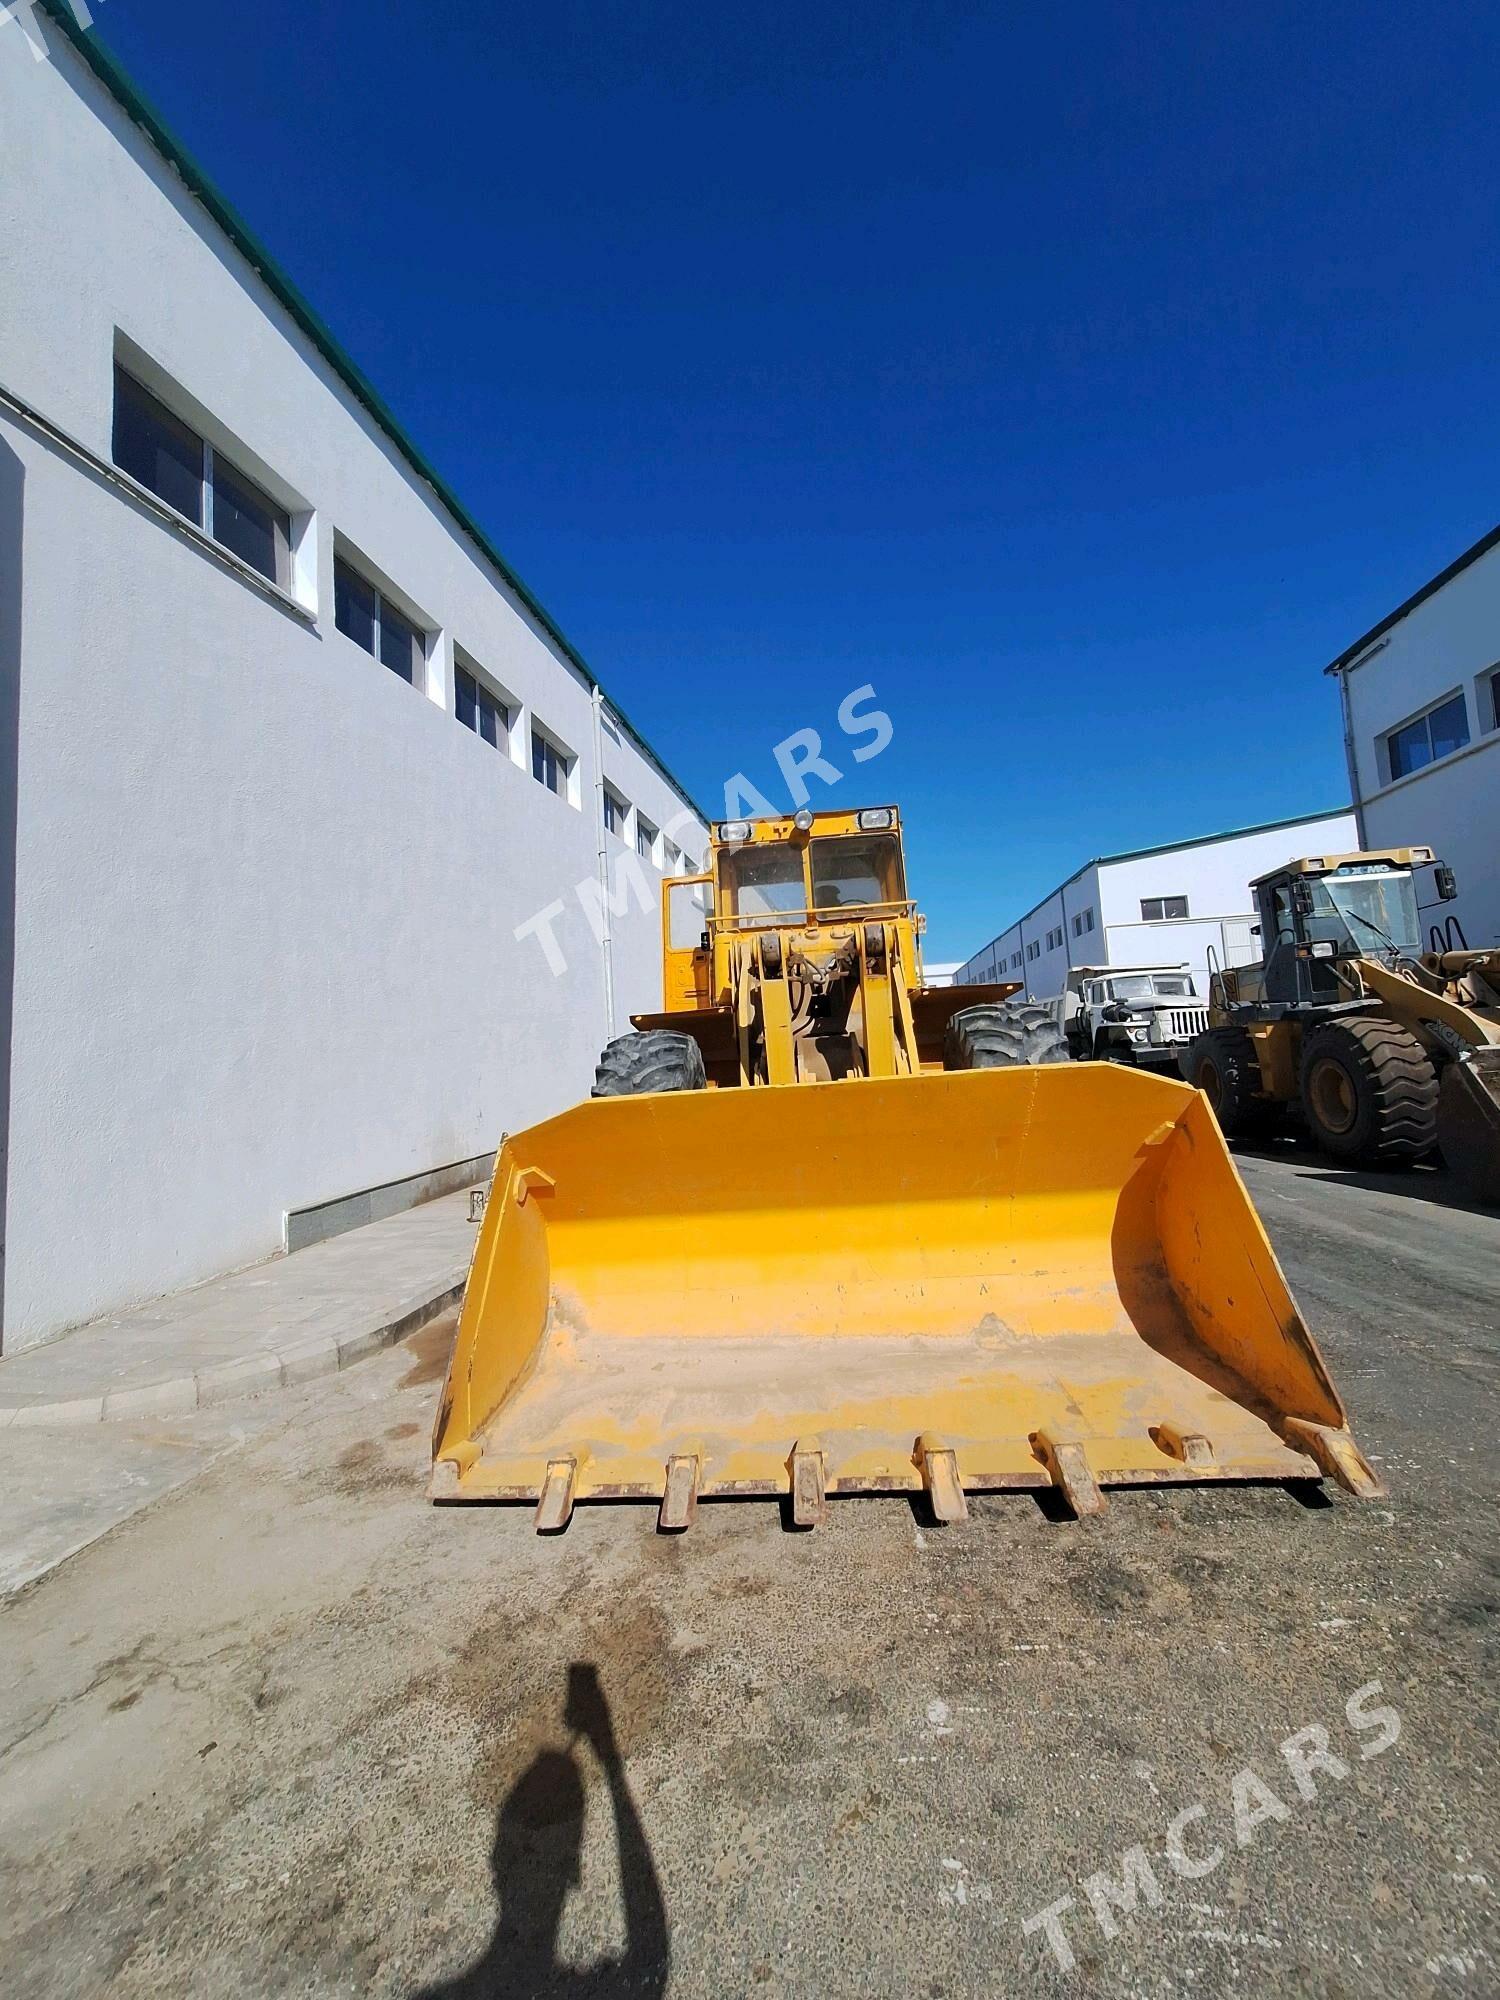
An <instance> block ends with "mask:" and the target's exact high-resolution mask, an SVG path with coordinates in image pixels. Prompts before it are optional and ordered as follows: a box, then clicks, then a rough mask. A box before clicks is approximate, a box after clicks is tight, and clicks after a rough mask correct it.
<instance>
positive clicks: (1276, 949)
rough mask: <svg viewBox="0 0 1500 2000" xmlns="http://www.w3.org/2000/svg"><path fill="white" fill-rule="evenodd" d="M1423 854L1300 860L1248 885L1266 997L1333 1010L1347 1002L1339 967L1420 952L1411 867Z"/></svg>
mask: <svg viewBox="0 0 1500 2000" xmlns="http://www.w3.org/2000/svg"><path fill="white" fill-rule="evenodd" d="M1419 853H1420V854H1421V855H1422V856H1424V857H1427V858H1430V856H1428V854H1427V850H1426V849H1421V850H1415V849H1414V850H1405V849H1403V850H1399V851H1396V850H1393V851H1391V852H1390V853H1388V854H1346V855H1335V856H1329V857H1328V858H1326V859H1324V858H1321V857H1320V858H1318V859H1315V860H1307V861H1299V862H1294V863H1292V864H1291V865H1290V866H1289V867H1286V868H1281V869H1277V870H1276V871H1275V872H1274V873H1272V874H1270V875H1263V876H1261V877H1260V879H1259V880H1258V881H1257V882H1255V883H1254V884H1252V887H1253V889H1254V891H1255V903H1256V909H1257V910H1258V912H1259V914H1260V932H1261V949H1262V951H1263V953H1264V973H1263V978H1264V993H1265V998H1266V1000H1267V1001H1268V1002H1270V1003H1271V1005H1273V1006H1276V1007H1318V1006H1337V1005H1338V1004H1339V1003H1341V1002H1343V1001H1346V1000H1348V999H1349V998H1350V997H1351V994H1350V987H1349V985H1348V983H1347V982H1346V981H1344V980H1342V979H1341V978H1340V977H1339V972H1338V968H1339V967H1340V966H1341V965H1342V964H1344V963H1346V962H1347V961H1348V960H1350V959H1356V958H1379V959H1382V960H1386V961H1395V960H1397V959H1400V958H1409V957H1413V956H1415V955H1416V953H1417V952H1418V951H1420V949H1421V944H1420V930H1419V923H1418V916H1417V897H1416V887H1415V884H1414V883H1413V880H1412V872H1411V870H1412V863H1413V861H1414V859H1415V857H1416V856H1417V855H1418V854H1419Z"/></svg>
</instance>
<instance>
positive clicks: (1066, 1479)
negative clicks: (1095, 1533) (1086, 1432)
mask: <svg viewBox="0 0 1500 2000" xmlns="http://www.w3.org/2000/svg"><path fill="white" fill-rule="evenodd" d="M1031 1447H1032V1450H1033V1451H1035V1453H1036V1455H1037V1457H1038V1458H1040V1459H1041V1461H1042V1463H1043V1464H1044V1465H1045V1466H1046V1468H1047V1470H1048V1471H1049V1472H1050V1473H1051V1475H1052V1484H1053V1485H1054V1486H1055V1487H1056V1488H1057V1490H1058V1491H1059V1492H1060V1493H1061V1494H1062V1496H1063V1498H1064V1500H1066V1501H1067V1503H1068V1505H1069V1506H1070V1507H1071V1508H1072V1509H1073V1512H1074V1513H1075V1514H1076V1515H1077V1516H1078V1518H1079V1519H1080V1520H1082V1519H1083V1517H1084V1516H1085V1515H1086V1514H1102V1513H1103V1512H1104V1509H1105V1508H1106V1507H1107V1506H1108V1504H1109V1503H1108V1501H1107V1500H1106V1499H1105V1497H1104V1495H1103V1494H1102V1493H1101V1492H1100V1491H1099V1482H1098V1481H1097V1480H1096V1479H1095V1477H1094V1475H1093V1472H1092V1470H1091V1469H1090V1467H1089V1459H1088V1453H1087V1452H1086V1451H1085V1450H1084V1448H1083V1446H1082V1445H1081V1444H1080V1443H1079V1441H1078V1439H1077V1438H1067V1437H1054V1436H1053V1435H1052V1434H1051V1433H1050V1432H1049V1431H1036V1432H1034V1433H1033V1435H1032V1439H1031Z"/></svg>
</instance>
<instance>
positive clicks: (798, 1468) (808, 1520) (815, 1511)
mask: <svg viewBox="0 0 1500 2000" xmlns="http://www.w3.org/2000/svg"><path fill="white" fill-rule="evenodd" d="M791 1467H792V1522H793V1525H794V1526H796V1527H798V1528H821V1527H822V1525H823V1523H824V1522H825V1521H826V1520H827V1519H828V1472H827V1463H826V1461H825V1459H824V1457H823V1447H822V1446H821V1445H820V1444H819V1443H818V1440H817V1439H816V1438H798V1440H797V1442H796V1444H795V1445H794V1446H793V1447H792V1460H791Z"/></svg>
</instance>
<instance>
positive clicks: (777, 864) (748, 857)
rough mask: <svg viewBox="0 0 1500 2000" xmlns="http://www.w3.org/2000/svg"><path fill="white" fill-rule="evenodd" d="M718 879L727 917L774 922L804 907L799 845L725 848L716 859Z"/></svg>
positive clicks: (805, 899) (802, 909)
mask: <svg viewBox="0 0 1500 2000" xmlns="http://www.w3.org/2000/svg"><path fill="white" fill-rule="evenodd" d="M719 880H720V883H721V885H722V887H723V891H724V914H725V915H726V916H730V917H743V918H748V919H750V920H751V921H754V920H756V919H759V921H760V922H762V923H774V922H776V921H777V920H778V919H779V918H783V917H787V916H800V915H801V914H802V913H803V911H804V910H805V909H806V908H807V884H806V882H805V881H804V880H803V875H802V849H801V847H800V846H798V847H790V846H787V847H779V846H771V845H769V844H767V845H765V846H757V845H753V844H752V845H750V846H746V847H736V848H729V849H726V850H725V852H724V853H723V855H722V856H721V857H720V860H719Z"/></svg>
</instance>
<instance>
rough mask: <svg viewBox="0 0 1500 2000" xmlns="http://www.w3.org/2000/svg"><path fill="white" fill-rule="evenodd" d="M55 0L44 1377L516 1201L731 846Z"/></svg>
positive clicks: (30, 214)
mask: <svg viewBox="0 0 1500 2000" xmlns="http://www.w3.org/2000/svg"><path fill="white" fill-rule="evenodd" d="M44 5H45V6H46V11H45V12H43V11H38V12H36V13H34V14H33V15H31V16H30V17H29V19H28V21H27V23H26V25H25V33H24V34H23V33H22V32H20V31H19V30H18V29H17V27H16V26H15V24H12V26H11V31H10V32H9V33H7V34H4V35H0V293H3V297H4V299H5V301H6V306H7V310H6V312H5V314H4V317H3V321H0V325H3V334H0V756H3V769H4V776H5V786H4V794H3V805H4V811H3V815H0V826H3V837H4V842H5V847H6V850H7V851H6V853H5V854H4V855H3V856H0V880H3V881H4V882H5V883H6V884H8V885H13V895H11V896H9V897H7V904H6V908H5V911H4V917H3V921H0V954H3V956H4V958H5V959H6V960H8V961H11V962H10V963H7V964H3V965H0V992H3V994H4V996H5V999H4V1006H3V1014H0V1028H3V1038H0V1119H3V1120H4V1127H3V1130H0V1140H3V1142H4V1150H3V1153H0V1158H3V1161H4V1176H3V1180H0V1197H3V1202H0V1206H3V1213H4V1223H5V1233H4V1261H3V1294H0V1297H3V1320H0V1330H3V1344H4V1346H5V1348H6V1349H7V1350H12V1349H16V1348H21V1347H25V1346H27V1345H28V1344H31V1343H34V1342H37V1341H40V1340H44V1339H47V1338H49V1337H50V1336H52V1335H54V1334H56V1333H58V1332H60V1331H62V1330H64V1329H66V1328H68V1327H70V1326H73V1325H76V1324H78V1323H80V1322H83V1321H86V1320H88V1319H91V1318H93V1317H95V1316H97V1315H100V1314H102V1313H105V1312H107V1311H110V1310H112V1309H116V1308H121V1307H124V1306H127V1305H129V1304H132V1303H135V1302H138V1301H141V1300H144V1299H147V1298H151V1297H154V1296H157V1295H159V1294H161V1293H164V1292H167V1291H170V1290H174V1289H176V1288H178V1287H181V1286H185V1285H188V1284H191V1283H193V1282H195V1281H197V1280H199V1279H202V1278H205V1277H208V1276H210V1275H212V1274H214V1273H217V1272H220V1271H223V1270H226V1269H229V1268H231V1267H234V1266H237V1265H243V1264H246V1263H250V1262H253V1261H255V1260H257V1259H260V1258H263V1257H266V1256H269V1255H272V1254H274V1253H275V1252H276V1251H278V1250H279V1249H282V1248H284V1247H287V1246H288V1245H289V1244H290V1245H293V1246H295V1245H296V1244H297V1243H298V1242H300V1241H303V1240H309V1239H310V1238H312V1237H315V1236H316V1235H318V1234H320V1233H326V1231H327V1230H328V1229H331V1228H333V1227H336V1226H339V1225H340V1223H342V1222H346V1221H348V1220H350V1219H353V1218H355V1217H362V1216H364V1215H367V1214H370V1213H380V1212H386V1211H388V1210H389V1209H390V1208H392V1207H396V1206H400V1205H402V1204H403V1203H404V1202H407V1201H410V1200H413V1199H416V1198H419V1197H420V1196H421V1195H423V1194H426V1193H430V1192H433V1191H434V1190H435V1189H437V1188H440V1187H442V1186H445V1185H456V1184H461V1183H462V1182H463V1181H464V1180H466V1179H474V1178H476V1177H477V1176H478V1175H479V1174H481V1173H482V1172H483V1170H484V1167H485V1164H486V1156H487V1155H489V1154H490V1152H491V1151H492V1149H493V1148H494V1146H495V1144H496V1142H497V1140H498V1138H499V1136H500V1134H501V1132H502V1131H503V1130H506V1129H515V1128H517V1127H519V1126H521V1125H524V1124H526V1123H528V1122H530V1121H532V1120H534V1119H536V1118H538V1117H542V1116H545V1115H547V1114H549V1113H551V1112H553V1111H555V1110H557V1109H559V1108H561V1107H562V1106H564V1105H565V1104H568V1103H571V1102H573V1101H576V1100H577V1098H579V1097H580V1096H581V1095H584V1094H586V1092H587V1090H588V1086H589V1082H590V1079H591V1076H592V1071H593V1064H594V1061H595V1058H596V1056H597V1054H598V1051H599V1049H600V1047H601V1045H602V1044H603V1043H604V1041H605V1040H607V1039H608V1037H609V1036H610V1034H611V1033H614V1032H618V1031H621V1030H623V1029H624V1028H625V1026H626V1025H627V1016H628V1014H629V1013H630V1012H631V1011H632V1010H633V1009H634V1010H640V1009H645V1008H652V1007H655V1006H658V1005H659V1004H660V956H659V935H660V933H659V918H658V912H657V908H656V901H657V897H658V893H659V881H660V877H661V875H662V874H663V873H664V872H670V871H673V870H679V869H681V870H684V871H686V870H687V869H688V868H690V867H691V866H692V865H695V864H696V863H697V861H698V860H699V859H700V858H701V857H702V855H703V854H704V853H705V851H706V838H707V836H706V831H705V826H704V823H703V821H702V819H701V817H700V816H699V814H698V813H697V812H696V810H695V809H694V807H693V806H692V804H691V801H690V800H689V798H688V796H687V794H686V792H685V791H684V790H683V788H682V787H681V785H679V784H678V783H677V782H676V781H675V780H674V779H673V777H672V775H671V773H670V772H669V771H668V770H667V769H666V768H665V766H664V765H663V764H662V763H661V761H660V760H659V759H658V758H657V757H656V756H655V755H654V754H653V752H652V750H651V748H650V746H649V745H648V744H647V743H646V742H644V741H643V740H642V739H641V737H640V736H639V735H637V734H636V732H635V731H634V730H633V729H632V728H631V726H630V725H629V724H628V723H627V722H626V720H625V718H624V716H623V714H622V712H621V710H620V709H619V708H618V707H616V706H615V705H614V704H612V703H611V702H610V701H608V700H607V699H606V698H605V697H604V696H603V694H602V692H601V690H600V688H599V687H598V684H597V682H596V681H595V678H594V676H593V674H592V673H591V672H590V670H589V669H588V667H587V666H586V665H585V663H584V662H583V660H582V659H581V658H580V657H579V655H578V653H577V652H576V651H575V650H574V649H573V647H572V646H571V645H570V644H569V642H568V640H567V639H566V638H565V637H564V635H563V633H562V631H561V630H560V629H559V627H558V625H557V624H556V623H555V622H554V621H553V619H552V618H551V617H550V616H549V615H548V614H547V612H546V611H545V610H543V609H542V607H541V606H540V605H539V604H538V603H537V602H536V600H535V599H534V598H533V597H532V596H531V594H530V593H529V592H528V591H527V589H526V588H525V586H524V585H523V584H522V583H521V582H520V580H519V579H518V578H517V577H516V576H515V575H514V574H513V573H512V572H511V571H510V569H509V568H508V567H507V566H506V564H505V562H504V560H503V558H502V557H501V556H500V555H499V553H498V552H497V551H496V550H495V548H494V547H493V546H492V545H491V544H490V542H489V541H488V540H487V539H486V537H485V535H484V533H483V532H482V531H481V530H480V528H479V527H478V526H477V524H476V523H475V522H474V521H472V520H471V519H470V518H469V516H468V515H467V514H466V513H465V511H464V509H463V507H462V505H461V503H460V502H459V501H458V500H457V499H456V498H455V497H454V496H453V495H452V494H450V493H449V492H448V491H447V490H446V488H445V487H444V486H443V484H442V483H441V481H440V479H439V477H438V476H437V474H436V473H434V472H433V470H432V469H431V468H430V467H428V466H427V465H426V464H425V463H424V462H423V460H422V458H421V457H420V455H419V453H418V452H417V450H416V448H415V447H414V446H413V445H412V444H411V443H410V442H409V440H407V439H406V437H405V436H404V435H403V433H402V432H401V430H400V429H399V427H398V425H397V423H396V421H395V419H394V418H393V417H392V416H391V415H390V414H389V412H387V411H386V410H385V409H384V408H383V406H382V405H381V403H380V402H379V400H378V398H377V397H376V395H375V393H374V391H373V390H372V389H371V388H370V387H369V385H368V384H367V383H366V382H365V381H364V379H363V377H362V376H361V375H360V374H359V372H358V370H357V369H356V368H355V366H354V364H353V363H352V362H351V361H349V360H348V358H347V357H346V356H344V355H343V354H342V353H341V352H340V350H339V349H338V348H337V346H336V345H335V344H334V342H333V340H332V338H331V336H330V335H329V334H328V333H327V331H326V330H325V329H324V328H323V327H322V326H321V325H320V324H319V322H318V321H317V320H316V319H315V318H314V316H313V314H312V313H311V311H310V309H309V308H308V307H307V306H306V305H305V304H304V303H303V302H302V300H301V299H300V297H299V295H298V294H297V293H296V291H295V290H294V289H293V287H292V285H291V284H290V282H289V281H288V280H287V279H286V278H285V277H284V276H282V274H280V273H279V272H278V271H277V270H276V268H275V266H274V265H273V264H272V262H271V260H270V259H269V257H268V256H267V255H266V253H265V252H264V251H263V250H261V249H260V248H259V246H258V245H256V244H255V243H254V242H253V241H252V240H251V239H250V238H249V237H248V236H247V235H246V233H245V231H244V229H243V227H242V226H241V225H240V224H239V223H238V222H237V220H236V219H235V217H234V216H233V214H232V213H231V212H230V211H229V210H228V209H227V208H226V206H225V205H224V203H223V201H222V200H221V198H220V197H219V196H218V195H217V194H216V193H215V192H214V190H213V189H212V188H211V187H209V186H208V185H207V183H206V182H205V181H204V179H203V177H202V175H201V174H200V173H199V172H198V170H197V169H196V168H195V167H194V165H193V163H192V162H191V160H190V159H189V158H188V157H187V156H186V154H185V153H184V152H183V151H182V149H181V148H180V146H178V145H177V143H176V142H175V141H174V140H173V139H172V137H171V136H170V135H169V134H168V133H166V132H165V131H164V130H163V129H162V128H161V127H160V125H159V124H158V123H157V121H156V120H155V118H154V117H153V115H152V114H151V112H150V111H149V110H148V109H147V108H146V107H145V106H144V105H142V104H141V103H140V102H139V100H138V99H137V98H136V96H135V94H134V92H133V91H132V89H131V86H130V85H129V83H128V81H127V80H126V79H125V78H124V77H123V76H122V75H121V74H120V73H119V71H118V70H117V68H116V67H115V66H114V65H113V64H112V62H111V61H110V60H109V58H108V57H107V56H106V55H105V54H104V53H103V52H102V51H101V50H100V49H99V48H98V46H97V45H96V43H95V42H94V41H93V38H92V37H90V36H87V35H85V34H82V33H80V32H79V30H78V29H77V28H76V27H75V26H74V25H72V22H71V17H70V16H68V15H67V14H66V12H65V11H64V10H63V9H62V8H60V7H54V6H52V5H51V4H50V0H44ZM28 37H31V38H33V39H38V38H45V43H46V50H47V56H48V59H47V60H45V61H40V60H35V59H34V58H33V55H32V52H31V48H30V47H29V45H28ZM559 964H560V965H561V966H562V967H563V969H562V970H561V971H557V972H555V973H554V968H555V967H556V966H557V965H559Z"/></svg>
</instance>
